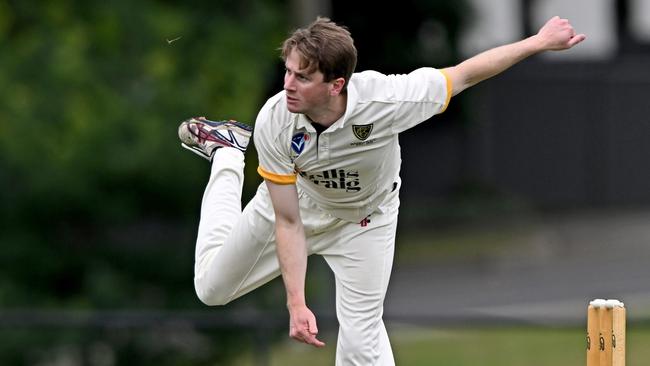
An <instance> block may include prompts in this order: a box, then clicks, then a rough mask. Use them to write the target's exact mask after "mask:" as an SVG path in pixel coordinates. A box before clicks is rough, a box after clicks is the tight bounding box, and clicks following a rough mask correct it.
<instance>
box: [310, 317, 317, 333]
mask: <svg viewBox="0 0 650 366" xmlns="http://www.w3.org/2000/svg"><path fill="white" fill-rule="evenodd" d="M308 325H309V329H308V330H309V333H311V334H318V327H317V326H316V319H313V318H312V319H309V324H308Z"/></svg>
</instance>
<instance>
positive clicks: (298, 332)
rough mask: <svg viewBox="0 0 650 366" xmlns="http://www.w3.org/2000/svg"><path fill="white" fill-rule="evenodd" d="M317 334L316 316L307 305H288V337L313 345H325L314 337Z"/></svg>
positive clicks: (319, 346)
mask: <svg viewBox="0 0 650 366" xmlns="http://www.w3.org/2000/svg"><path fill="white" fill-rule="evenodd" d="M317 334H318V327H317V326H316V316H314V313H312V312H311V310H309V308H307V306H305V305H302V306H296V307H289V337H291V338H293V339H295V340H297V341H299V342H303V343H307V344H311V345H312V346H314V347H318V348H321V347H325V343H323V342H321V341H319V340H318V339H317V338H316V335H317Z"/></svg>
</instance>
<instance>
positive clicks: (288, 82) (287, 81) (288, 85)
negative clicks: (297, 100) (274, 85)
mask: <svg viewBox="0 0 650 366" xmlns="http://www.w3.org/2000/svg"><path fill="white" fill-rule="evenodd" d="M293 82H294V78H293V77H292V76H291V75H287V74H285V75H284V90H287V91H294V90H295V87H294V85H293Z"/></svg>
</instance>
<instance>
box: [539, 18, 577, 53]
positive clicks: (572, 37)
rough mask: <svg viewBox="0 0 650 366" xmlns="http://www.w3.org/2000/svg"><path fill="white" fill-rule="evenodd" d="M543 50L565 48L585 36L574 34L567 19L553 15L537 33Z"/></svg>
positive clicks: (575, 43)
mask: <svg viewBox="0 0 650 366" xmlns="http://www.w3.org/2000/svg"><path fill="white" fill-rule="evenodd" d="M537 38H538V39H539V40H540V41H541V42H542V48H543V49H545V50H554V51H557V50H566V49H569V48H571V47H573V46H575V45H577V44H578V43H580V42H582V41H584V40H585V39H586V38H587V36H585V35H584V34H576V32H575V30H574V29H573V26H571V24H570V23H569V21H568V20H567V19H561V18H560V17H558V16H555V17H553V18H551V19H549V21H548V22H546V24H544V26H543V27H542V28H541V29H540V30H539V32H538V33H537Z"/></svg>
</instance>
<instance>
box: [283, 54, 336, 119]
mask: <svg viewBox="0 0 650 366" xmlns="http://www.w3.org/2000/svg"><path fill="white" fill-rule="evenodd" d="M300 61H301V58H300V54H299V53H298V52H296V51H295V50H293V51H291V53H290V54H289V56H288V57H287V59H286V61H285V63H284V65H285V68H286V72H285V74H284V90H285V91H286V95H287V109H289V112H292V113H302V114H305V115H307V116H312V115H317V114H318V113H320V111H321V110H322V109H324V108H327V105H328V102H329V100H330V91H331V83H329V82H325V81H323V73H322V72H320V71H318V70H316V71H314V72H312V73H308V72H307V70H306V69H301V68H300Z"/></svg>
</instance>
